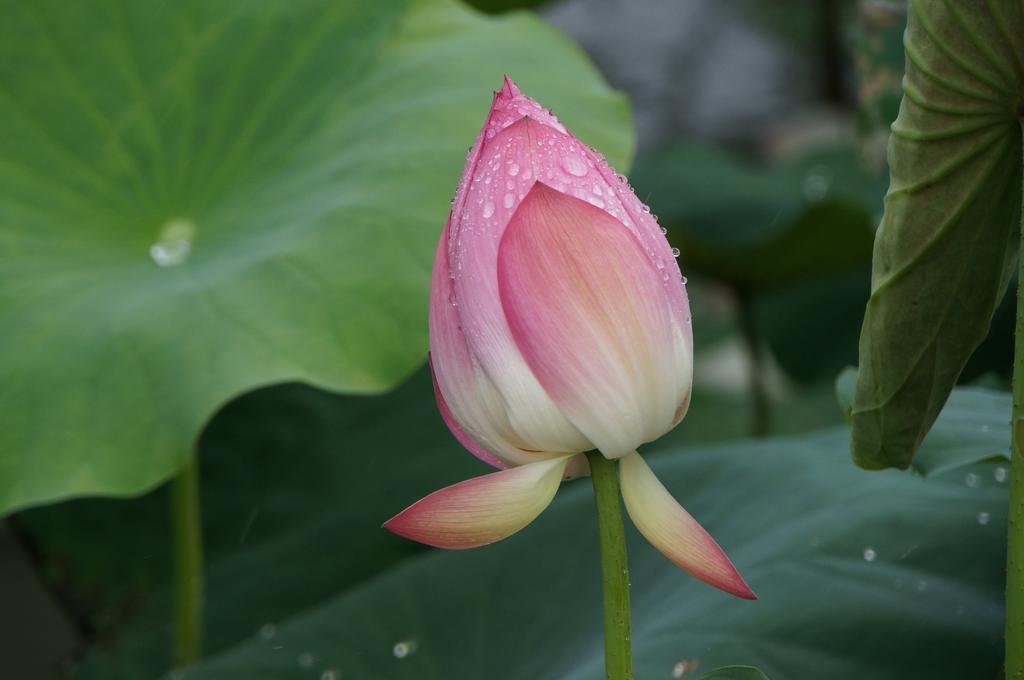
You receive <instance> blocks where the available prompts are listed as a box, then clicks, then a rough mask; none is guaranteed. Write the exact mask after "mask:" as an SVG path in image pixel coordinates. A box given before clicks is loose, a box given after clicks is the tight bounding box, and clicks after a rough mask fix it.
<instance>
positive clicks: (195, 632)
mask: <svg viewBox="0 0 1024 680" xmlns="http://www.w3.org/2000/svg"><path fill="white" fill-rule="evenodd" d="M171 523H172V524H173V526H174V561H175V564H174V576H175V584H174V585H175V594H174V624H175V625H174V632H175V638H174V645H175V648H174V660H175V663H176V664H178V665H179V666H185V665H188V664H191V663H194V662H196V661H198V660H199V657H200V656H201V655H202V649H203V529H202V520H201V515H200V510H199V464H198V460H197V456H196V454H195V453H193V454H192V455H191V456H190V457H189V460H188V462H187V463H186V464H185V467H183V468H182V469H181V472H179V473H178V476H177V477H175V478H174V481H172V482H171Z"/></svg>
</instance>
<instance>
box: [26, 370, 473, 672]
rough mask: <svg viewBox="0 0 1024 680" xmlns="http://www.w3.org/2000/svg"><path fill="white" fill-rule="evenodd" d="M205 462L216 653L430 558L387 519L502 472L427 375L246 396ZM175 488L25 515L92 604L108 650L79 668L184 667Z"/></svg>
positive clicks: (209, 437)
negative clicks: (366, 389) (175, 600)
mask: <svg viewBox="0 0 1024 680" xmlns="http://www.w3.org/2000/svg"><path fill="white" fill-rule="evenodd" d="M199 460H200V463H201V476H202V479H203V485H202V502H201V505H202V508H203V519H204V521H203V530H204V532H203V533H204V536H203V538H204V547H205V553H206V563H207V567H206V579H207V583H206V586H207V593H206V607H205V623H206V626H205V629H206V635H205V642H206V649H207V651H208V652H215V651H218V650H220V649H223V648H224V647H226V646H229V645H231V644H234V643H237V642H238V641H240V640H242V639H244V638H246V637H248V636H250V635H253V634H255V633H256V631H259V630H261V629H262V630H263V631H264V633H266V631H267V630H270V629H269V628H265V626H266V624H268V623H269V624H271V625H273V624H275V623H277V622H279V621H280V620H282V619H284V618H286V617H288V616H290V615H292V614H294V613H296V612H298V611H302V610H304V609H306V608H308V607H312V606H315V605H316V604H317V603H319V602H321V601H323V600H325V599H327V598H329V597H331V596H333V595H334V594H335V593H337V592H340V591H344V590H346V589H348V588H351V587H353V586H354V585H355V584H357V583H359V582H360V581H362V580H365V579H366V578H368V577H370V576H373V575H374V574H375V573H377V572H380V571H383V570H384V569H386V568H387V567H388V566H390V565H393V564H395V563H398V562H399V561H401V560H404V559H406V558H408V557H409V556H410V555H412V554H414V553H416V552H418V551H419V550H420V549H421V546H417V545H416V544H414V543H410V542H408V541H404V540H402V539H399V538H397V537H395V536H393V535H391V534H390V533H388V532H386V531H384V530H383V529H381V528H380V525H381V523H382V522H383V521H384V520H385V519H387V518H388V517H390V516H391V515H392V514H394V513H396V512H398V511H399V510H401V509H402V508H403V507H404V505H405V504H408V503H411V502H413V501H414V500H416V499H417V497H418V494H420V493H421V491H422V490H423V488H424V487H431V488H440V487H441V486H444V485H446V484H449V483H452V482H453V481H455V480H458V479H465V478H468V477H471V476H473V475H478V474H483V473H485V472H489V471H491V468H490V467H489V466H487V465H484V464H483V463H481V462H480V461H478V460H477V459H476V458H474V457H473V456H472V455H470V454H469V453H467V452H466V451H464V450H462V449H461V448H460V447H459V445H458V443H457V442H456V441H455V440H454V438H452V436H451V435H450V434H449V432H448V430H447V428H446V427H445V426H444V424H443V422H442V421H441V419H440V417H439V415H438V413H437V407H436V406H435V405H434V403H433V389H432V387H431V381H430V375H429V371H427V370H420V371H419V372H417V374H416V375H415V377H414V378H413V379H411V380H410V381H408V382H407V383H405V384H403V385H402V386H401V387H400V388H399V389H398V390H396V391H394V392H391V393H389V394H387V395H384V396H375V397H354V396H341V395H331V394H327V393H325V392H321V391H318V390H314V389H311V388H309V387H304V386H301V385H283V386H276V387H273V388H267V389H261V390H257V391H255V392H252V393H249V394H246V395H245V396H243V397H241V398H239V399H237V400H234V401H232V402H231V403H230V404H229V405H228V406H227V407H225V408H224V409H222V410H221V411H220V412H219V413H218V414H217V416H216V417H215V418H214V419H213V421H212V422H211V423H210V425H209V427H208V428H207V429H206V431H205V432H204V434H203V436H202V438H201V440H200V457H199ZM167 491H168V489H167V487H166V486H163V487H161V488H160V489H159V490H158V491H156V492H154V493H150V494H148V495H146V496H144V497H142V498H137V499H77V500H72V501H68V502H65V503H61V504H56V505H50V506H46V507H41V508H34V509H31V510H28V511H25V512H22V513H19V514H17V515H15V516H14V518H13V521H14V522H15V523H16V524H17V526H18V527H20V528H21V529H22V532H23V533H24V534H25V535H27V536H29V537H31V540H32V541H33V542H34V543H35V544H36V546H37V547H38V553H39V554H40V555H41V556H42V558H43V563H42V565H41V566H42V569H41V571H42V573H43V574H44V575H45V577H46V581H47V583H48V585H49V586H50V587H51V588H52V589H54V590H56V591H58V592H61V593H63V594H64V597H63V600H64V601H70V602H74V603H77V608H78V609H79V611H80V612H84V613H85V616H84V619H85V620H84V623H85V627H86V628H87V629H89V630H90V631H91V635H90V637H91V638H92V639H90V640H87V641H86V642H87V643H92V645H91V647H90V648H89V649H88V650H87V651H88V653H87V654H86V655H85V656H84V658H83V660H82V663H81V668H80V670H79V673H78V674H77V676H76V677H79V678H83V679H84V678H89V679H93V678H95V679H96V680H137V679H138V678H153V677H157V676H158V675H159V674H160V673H161V672H163V671H165V670H167V668H168V667H169V665H170V663H171V662H170V655H171V650H172V648H173V647H172V644H171V642H172V626H171V621H172V619H173V616H172V609H171V593H170V591H169V589H168V588H167V587H166V584H167V583H169V582H170V580H171V578H172V567H173V564H174V559H173V554H172V550H173V545H172V543H171V541H168V540H167V537H168V536H169V535H170V526H169V518H168V512H167V508H168V504H169V501H170V499H169V497H168V496H169V494H168V493H167ZM97 536H102V537H103V540H97ZM112 554H116V555H117V559H111V555H112Z"/></svg>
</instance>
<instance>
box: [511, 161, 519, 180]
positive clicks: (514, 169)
mask: <svg viewBox="0 0 1024 680" xmlns="http://www.w3.org/2000/svg"><path fill="white" fill-rule="evenodd" d="M508 174H510V175H512V176H513V177H515V176H516V175H518V174H519V164H518V163H512V164H510V165H509V166H508Z"/></svg>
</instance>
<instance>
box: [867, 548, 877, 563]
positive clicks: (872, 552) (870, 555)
mask: <svg viewBox="0 0 1024 680" xmlns="http://www.w3.org/2000/svg"><path fill="white" fill-rule="evenodd" d="M876 557H878V553H877V552H875V549H874V548H872V547H871V546H868V547H866V548H864V561H865V562H874V561H875V558H876Z"/></svg>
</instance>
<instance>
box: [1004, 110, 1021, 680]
mask: <svg viewBox="0 0 1024 680" xmlns="http://www.w3.org/2000/svg"><path fill="white" fill-rule="evenodd" d="M1021 129H1022V130H1024V119H1022V120H1021ZM1017 266H1018V270H1017V327H1016V329H1015V346H1014V353H1013V430H1012V435H1011V439H1012V446H1011V449H1010V530H1009V533H1008V536H1007V541H1006V553H1007V554H1006V678H1007V680H1024V220H1022V221H1021V246H1020V256H1019V260H1018V264H1017Z"/></svg>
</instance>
